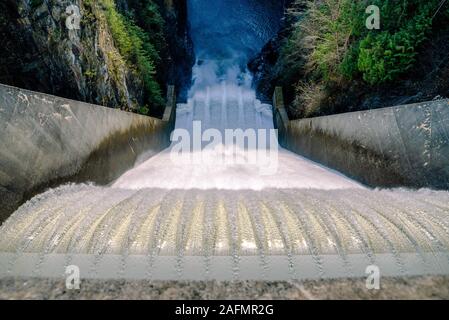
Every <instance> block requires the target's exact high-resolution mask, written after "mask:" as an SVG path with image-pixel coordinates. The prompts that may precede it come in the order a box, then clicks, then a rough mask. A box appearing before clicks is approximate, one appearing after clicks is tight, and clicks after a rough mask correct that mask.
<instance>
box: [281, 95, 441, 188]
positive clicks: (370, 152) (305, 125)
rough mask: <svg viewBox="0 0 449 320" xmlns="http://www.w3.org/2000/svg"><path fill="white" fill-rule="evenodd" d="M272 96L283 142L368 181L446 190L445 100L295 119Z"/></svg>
mask: <svg viewBox="0 0 449 320" xmlns="http://www.w3.org/2000/svg"><path fill="white" fill-rule="evenodd" d="M279 94H281V92H279V89H278V91H277V93H276V94H275V96H279ZM274 101H275V105H276V106H277V108H275V124H276V126H277V127H278V128H279V129H280V130H279V132H280V133H279V134H280V144H281V145H282V146H283V147H285V148H287V149H289V150H291V151H293V152H296V153H298V154H300V155H303V156H305V157H308V158H310V159H312V160H315V161H317V162H320V163H322V164H324V165H326V166H328V167H330V168H333V169H336V170H338V171H340V172H342V173H344V174H346V175H347V176H349V177H352V178H355V179H356V180H358V181H361V182H363V183H365V184H367V185H369V186H373V187H397V186H407V187H413V188H421V187H429V188H435V189H449V100H440V101H432V102H425V103H419V104H412V105H404V106H396V107H391V108H383V109H376V110H369V111H361V112H352V113H345V114H338V115H333V116H326V117H318V118H312V119H302V120H296V121H289V120H288V119H287V120H283V119H285V117H284V118H283V117H282V114H283V113H284V112H285V110H284V109H283V103H279V101H282V98H279V97H275V99H274Z"/></svg>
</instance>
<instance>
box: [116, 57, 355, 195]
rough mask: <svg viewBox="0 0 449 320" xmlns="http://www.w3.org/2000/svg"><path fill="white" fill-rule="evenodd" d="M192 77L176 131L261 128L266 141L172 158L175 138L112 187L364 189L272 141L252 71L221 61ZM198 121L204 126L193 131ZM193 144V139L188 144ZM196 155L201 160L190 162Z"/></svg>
mask: <svg viewBox="0 0 449 320" xmlns="http://www.w3.org/2000/svg"><path fill="white" fill-rule="evenodd" d="M194 75H195V84H194V86H193V88H192V92H191V93H190V99H189V100H188V102H187V103H186V104H179V105H178V107H177V113H176V116H177V119H176V129H177V131H179V130H181V131H182V130H184V132H185V133H186V135H188V137H189V139H195V138H194V137H195V135H197V136H198V135H199V136H204V134H205V133H207V132H208V130H209V131H210V130H214V131H213V132H216V133H217V134H220V135H221V136H222V137H225V136H226V131H227V130H228V131H229V130H236V129H241V132H242V131H244V132H249V133H254V136H255V135H256V134H257V133H259V132H262V136H263V137H264V138H265V141H267V142H268V143H267V145H266V146H261V143H260V140H264V139H261V138H260V136H257V138H256V139H257V141H256V142H257V144H256V146H248V145H238V144H237V143H235V142H232V143H230V144H229V143H225V142H224V141H221V142H219V143H217V144H216V145H214V146H213V147H212V148H209V147H207V146H208V145H207V144H204V143H203V144H202V145H201V148H200V149H198V150H196V149H193V148H191V149H190V148H189V150H188V151H187V152H183V153H182V154H180V156H177V157H176V158H173V150H174V148H176V147H177V145H178V143H177V142H178V141H176V143H175V142H173V144H172V146H171V147H170V148H168V149H166V150H165V151H163V152H161V153H160V154H158V155H156V156H155V157H153V158H151V159H149V160H147V161H145V162H143V163H140V164H138V165H137V166H136V167H135V168H134V169H132V170H130V171H128V172H127V173H125V174H124V175H123V176H122V177H120V178H119V179H118V180H117V181H116V182H115V183H114V184H113V185H112V186H113V187H114V188H124V189H142V188H166V189H203V190H204V189H228V190H239V189H250V190H262V189H266V188H279V189H281V188H284V189H286V188H297V189H303V188H316V189H323V190H331V189H349V188H362V186H361V185H360V184H359V183H357V182H355V181H353V180H351V179H349V178H347V177H345V176H343V175H341V174H339V173H337V172H334V171H332V170H330V169H328V168H325V167H323V166H320V165H318V164H316V163H314V162H312V161H309V160H307V159H305V158H303V157H300V156H298V155H296V154H293V153H291V152H289V151H287V150H285V149H282V148H279V147H278V145H277V137H275V138H274V141H273V139H271V140H270V133H274V132H275V131H274V126H273V115H272V107H271V105H268V104H263V103H261V102H260V101H259V100H257V99H256V94H255V92H254V90H252V89H251V88H250V83H251V81H250V79H249V76H248V74H246V73H241V72H240V73H239V71H238V68H230V69H226V70H220V66H219V65H218V64H217V63H214V62H210V61H209V62H204V63H203V64H202V65H201V66H198V65H197V66H196V67H195V69H194ZM198 124H199V125H200V126H201V128H200V129H198V130H199V132H197V133H195V132H196V131H195V125H198ZM247 130H249V131H247ZM175 135H176V134H175ZM175 139H177V138H176V137H175ZM215 142H216V141H215ZM194 143H195V142H194V141H189V145H193V144H194ZM261 149H262V151H263V152H265V154H264V155H266V154H268V156H267V159H268V160H267V159H265V158H262V160H261V157H260V155H261ZM198 158H201V161H196V162H195V161H192V159H198ZM204 159H207V160H204ZM229 159H231V161H228V160H229ZM251 159H257V160H255V161H250V160H251ZM263 160H267V161H263ZM268 167H270V168H268ZM268 169H270V170H268Z"/></svg>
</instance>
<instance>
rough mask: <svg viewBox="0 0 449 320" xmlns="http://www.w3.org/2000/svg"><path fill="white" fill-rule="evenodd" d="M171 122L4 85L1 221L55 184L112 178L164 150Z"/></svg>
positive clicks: (0, 91)
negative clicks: (35, 194) (45, 188)
mask: <svg viewBox="0 0 449 320" xmlns="http://www.w3.org/2000/svg"><path fill="white" fill-rule="evenodd" d="M172 118H173V117H172ZM173 120H174V119H170V121H162V120H159V119H155V118H150V117H145V116H140V115H137V114H133V113H127V112H123V111H120V110H117V109H110V108H105V107H101V106H95V105H91V104H86V103H82V102H78V101H73V100H68V99H63V98H59V97H55V96H50V95H46V94H41V93H37V92H31V91H27V90H22V89H18V88H13V87H9V86H4V85H0V136H1V139H0V222H1V221H3V220H4V219H5V218H7V217H8V216H9V214H11V213H12V212H13V211H14V210H15V209H16V208H17V207H18V205H20V204H21V203H22V202H23V200H24V199H26V198H28V197H29V196H31V195H32V194H33V193H34V192H36V191H40V190H39V189H41V188H44V187H47V186H50V185H51V184H53V183H57V182H63V181H77V182H80V181H93V182H97V183H100V184H106V183H109V182H111V181H112V180H113V179H115V178H117V177H118V176H119V175H120V174H122V173H123V172H125V171H126V170H127V169H129V168H130V167H132V166H133V165H134V163H135V161H136V160H137V158H138V157H139V156H142V157H150V156H151V155H153V154H155V153H157V152H159V151H161V150H162V149H164V148H166V147H167V146H168V145H169V134H170V131H171V128H172V126H173V122H174V121H173ZM144 151H145V154H143V153H144ZM100 169H101V170H100Z"/></svg>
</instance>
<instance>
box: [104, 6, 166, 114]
mask: <svg viewBox="0 0 449 320" xmlns="http://www.w3.org/2000/svg"><path fill="white" fill-rule="evenodd" d="M101 1H102V4H103V6H104V9H105V14H106V19H107V22H108V26H109V28H110V30H111V33H112V36H113V38H114V42H115V44H116V46H117V48H118V50H119V52H120V55H122V57H123V58H124V59H125V61H126V62H127V64H128V66H129V67H130V68H131V69H132V70H134V72H135V73H136V74H137V75H138V76H139V77H140V79H141V80H142V81H143V84H144V88H145V92H146V100H147V101H148V102H149V103H150V104H151V105H153V106H157V107H159V106H162V105H163V98H162V92H161V88H160V86H159V84H158V82H157V81H156V77H155V76H156V71H155V63H156V61H158V60H159V59H160V58H159V54H158V51H157V50H156V48H155V47H154V46H153V44H152V43H151V42H150V37H149V35H148V33H147V32H145V31H144V30H142V29H141V28H140V27H138V26H137V25H136V24H135V21H134V20H133V18H132V17H131V16H124V15H122V14H121V13H119V12H118V11H117V9H116V6H115V2H114V0H101Z"/></svg>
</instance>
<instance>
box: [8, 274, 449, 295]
mask: <svg viewBox="0 0 449 320" xmlns="http://www.w3.org/2000/svg"><path fill="white" fill-rule="evenodd" d="M0 299H35V300H36V299H74V300H78V299H101V300H105V299H146V300H147V299H161V300H173V299H181V300H193V299H195V300H198V299H239V300H240V299H241V300H279V299H286V300H315V299H326V300H334V299H340V300H341V299H379V300H387V299H388V300H391V299H449V277H444V276H422V277H407V278H382V279H381V282H380V290H368V289H367V288H366V279H364V278H363V279H361V278H358V279H357V278H356V279H336V280H316V281H302V282H296V281H290V282H261V281H238V282H218V281H211V282H178V281H160V282H150V281H124V280H108V281H102V280H88V281H82V282H81V284H80V290H67V289H66V287H65V281H63V280H54V279H53V280H51V279H36V278H16V279H14V278H8V279H2V280H0Z"/></svg>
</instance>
